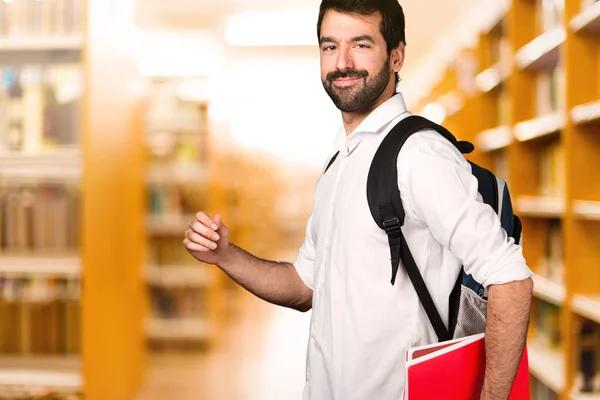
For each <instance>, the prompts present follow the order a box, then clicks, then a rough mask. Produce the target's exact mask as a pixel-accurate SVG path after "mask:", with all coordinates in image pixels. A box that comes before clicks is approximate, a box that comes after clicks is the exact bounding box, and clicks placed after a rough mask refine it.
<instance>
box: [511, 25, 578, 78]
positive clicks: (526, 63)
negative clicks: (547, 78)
mask: <svg viewBox="0 0 600 400" xmlns="http://www.w3.org/2000/svg"><path fill="white" fill-rule="evenodd" d="M565 38H566V31H565V28H564V27H562V26H557V27H556V28H553V29H550V30H549V31H547V32H545V33H543V34H542V35H540V36H538V37H537V38H535V39H534V40H532V41H531V42H529V43H528V44H526V45H525V46H523V47H522V48H521V49H519V51H517V53H516V63H517V67H518V68H520V69H549V68H553V67H555V66H557V65H558V62H559V59H560V45H561V44H562V43H563V42H564V41H565Z"/></svg>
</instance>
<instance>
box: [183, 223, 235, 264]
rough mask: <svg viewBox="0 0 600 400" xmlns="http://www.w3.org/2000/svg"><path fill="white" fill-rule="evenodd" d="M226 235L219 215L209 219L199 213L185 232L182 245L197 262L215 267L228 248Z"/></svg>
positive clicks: (225, 229)
mask: <svg viewBox="0 0 600 400" xmlns="http://www.w3.org/2000/svg"><path fill="white" fill-rule="evenodd" d="M228 234H229V231H228V229H227V227H226V226H225V225H223V222H222V221H221V216H220V215H219V214H215V215H214V217H213V218H211V217H210V216H208V215H207V214H206V213H205V212H199V213H198V214H196V219H195V220H193V221H192V222H190V225H189V229H188V230H186V231H185V239H184V240H183V244H184V245H185V248H186V249H187V251H188V252H189V253H190V254H191V255H192V256H194V257H195V258H196V259H197V260H198V261H201V262H204V263H207V264H215V265H216V264H219V263H220V262H221V259H222V257H223V255H224V254H225V252H226V250H227V247H228V246H229V239H228Z"/></svg>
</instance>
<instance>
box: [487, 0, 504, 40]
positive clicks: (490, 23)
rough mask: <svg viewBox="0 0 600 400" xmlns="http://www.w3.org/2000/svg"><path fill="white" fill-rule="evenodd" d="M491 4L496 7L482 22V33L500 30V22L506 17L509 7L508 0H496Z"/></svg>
mask: <svg viewBox="0 0 600 400" xmlns="http://www.w3.org/2000/svg"><path fill="white" fill-rule="evenodd" d="M492 4H493V6H494V7H495V8H496V9H495V10H493V12H492V13H490V14H489V16H488V17H487V20H486V21H485V22H484V23H483V24H482V27H481V32H482V33H483V34H490V33H492V32H498V31H500V30H501V29H502V22H503V20H504V19H505V18H506V16H507V13H508V10H509V8H510V7H509V1H507V0H497V1H495V2H494V3H492ZM491 6H492V5H491Z"/></svg>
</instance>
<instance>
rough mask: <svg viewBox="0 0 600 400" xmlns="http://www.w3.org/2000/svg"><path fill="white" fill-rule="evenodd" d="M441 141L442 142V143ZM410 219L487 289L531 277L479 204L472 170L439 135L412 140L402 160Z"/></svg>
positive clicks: (496, 219) (517, 249) (401, 173)
mask: <svg viewBox="0 0 600 400" xmlns="http://www.w3.org/2000/svg"><path fill="white" fill-rule="evenodd" d="M438 138H439V139H438ZM398 171H399V172H398V185H399V188H400V192H401V195H402V200H403V203H404V204H405V209H406V210H405V211H406V213H407V216H409V217H411V218H413V219H415V220H417V221H420V222H422V223H424V224H426V225H427V227H428V228H429V230H430V231H431V234H432V235H433V237H434V238H435V239H436V240H437V241H438V242H439V243H441V244H442V245H443V246H444V247H446V248H447V249H449V251H450V252H452V254H453V255H454V256H456V257H457V258H458V259H459V260H460V261H461V262H462V264H463V266H464V269H465V272H466V273H467V274H470V275H473V277H474V278H475V280H477V281H478V282H479V283H481V284H482V285H483V286H484V287H486V288H487V287H488V286H489V285H493V284H502V283H507V282H510V281H515V280H523V279H526V278H528V277H533V274H532V272H531V271H530V269H529V268H528V267H527V265H526V262H525V259H524V257H523V252H522V248H521V246H519V245H516V244H515V243H514V239H512V238H510V237H508V235H507V234H506V232H505V231H504V229H502V227H501V225H500V218H499V217H498V215H497V214H496V213H495V211H494V210H493V209H492V207H490V206H489V205H487V204H485V203H483V202H482V201H481V197H480V196H479V194H478V189H477V188H478V183H477V178H475V176H473V175H472V173H471V166H470V164H469V163H468V162H467V161H466V160H465V159H464V157H463V156H462V155H461V154H460V152H459V151H458V150H457V149H456V148H454V146H453V145H452V144H450V143H449V142H447V141H445V140H444V139H442V138H441V137H440V136H439V134H438V133H437V132H421V133H418V134H415V135H413V136H412V137H411V138H410V139H408V140H407V142H406V143H405V146H403V148H402V150H401V152H400V156H399V157H398Z"/></svg>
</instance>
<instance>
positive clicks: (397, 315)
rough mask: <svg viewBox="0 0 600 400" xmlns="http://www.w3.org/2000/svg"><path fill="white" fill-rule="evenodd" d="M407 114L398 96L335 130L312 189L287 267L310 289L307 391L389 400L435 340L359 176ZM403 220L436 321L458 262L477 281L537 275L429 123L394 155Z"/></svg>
mask: <svg viewBox="0 0 600 400" xmlns="http://www.w3.org/2000/svg"><path fill="white" fill-rule="evenodd" d="M409 115H410V114H409V113H408V112H407V111H406V106H405V104H404V100H403V98H402V95H401V94H397V95H395V96H394V97H392V98H391V99H389V100H388V101H386V102H385V103H384V104H382V105H381V106H379V107H378V108H377V109H376V110H374V111H373V112H372V113H371V114H370V115H369V116H368V117H367V118H366V119H365V120H364V121H363V122H362V123H361V124H360V126H358V127H357V128H356V130H355V131H354V132H353V133H352V134H350V135H349V136H346V133H345V131H344V129H343V127H342V128H341V129H340V131H339V132H338V135H337V137H336V141H335V147H336V148H337V150H339V151H340V154H339V155H338V157H337V159H336V160H335V162H334V163H333V164H332V166H331V167H330V168H329V170H328V171H327V173H326V174H324V175H322V176H321V178H320V179H319V182H318V184H317V187H316V189H315V193H314V210H313V213H312V215H311V217H310V218H309V220H308V223H307V229H306V238H305V240H304V243H303V244H302V247H301V248H300V251H299V254H298V257H297V258H296V260H295V261H294V266H295V268H296V270H297V272H298V274H299V276H300V278H301V279H302V280H303V281H304V283H305V284H306V285H307V286H308V287H310V288H311V289H313V303H312V304H313V309H312V317H311V324H310V337H309V341H308V350H307V365H306V384H305V388H304V395H303V399H304V400H309V399H310V400H329V399H331V400H374V399H377V400H392V399H393V400H396V399H401V398H402V394H403V391H404V380H405V375H404V374H405V370H404V362H405V358H406V350H407V349H408V348H409V347H411V346H417V345H422V344H428V343H432V342H436V341H437V337H436V335H435V332H434V330H433V328H432V327H431V325H430V323H429V320H428V319H427V315H426V314H425V312H424V310H423V308H422V307H421V305H420V303H419V300H418V297H417V294H416V292H415V290H414V288H413V286H412V283H411V282H410V280H409V279H408V276H407V275H406V272H405V270H404V268H403V267H402V265H400V268H399V271H398V276H397V278H396V283H395V285H394V286H392V285H391V283H390V280H391V263H390V250H389V245H388V239H387V236H386V234H385V232H384V231H383V230H381V229H380V228H379V227H378V226H377V225H376V223H375V221H374V220H373V218H372V216H371V213H370V211H369V207H368V204H367V198H366V184H367V175H368V171H369V167H370V165H371V161H372V159H373V156H374V154H375V152H376V150H377V148H378V146H379V144H380V143H381V141H382V140H383V138H384V137H385V136H386V134H387V133H388V132H389V131H390V130H391V128H392V127H393V126H394V125H396V124H397V123H398V122H399V121H400V120H402V119H403V118H406V117H407V116H409ZM398 186H399V189H400V193H401V196H402V201H403V205H404V208H405V212H406V218H405V223H404V226H403V228H402V231H403V232H404V235H405V237H406V241H407V243H408V245H409V247H410V249H411V252H412V254H413V257H414V258H415V261H416V263H417V265H418V267H419V270H420V271H421V274H422V276H423V279H424V280H425V283H426V284H427V286H428V288H429V290H430V292H431V295H432V297H433V300H434V302H435V304H436V306H437V308H438V311H439V312H440V315H441V317H442V319H443V320H444V321H445V323H446V324H447V323H448V296H449V295H450V292H451V291H452V288H453V285H454V283H455V282H456V278H457V277H458V273H459V271H460V267H461V265H464V267H465V271H466V273H468V274H472V275H473V277H474V278H475V279H476V280H477V281H478V282H480V283H481V284H482V285H484V287H486V288H487V287H488V286H489V285H491V284H501V283H506V282H509V281H513V280H522V279H526V278H528V277H532V276H533V274H532V273H531V271H530V270H529V268H528V267H527V265H526V263H525V260H524V258H523V254H522V249H521V247H520V246H518V245H516V244H515V243H514V240H513V239H511V238H508V237H507V234H506V232H505V231H504V230H503V229H502V228H501V226H500V220H499V218H498V216H497V214H496V213H495V212H494V211H493V209H492V208H491V207H490V206H488V205H486V204H484V203H482V201H481V197H480V196H479V194H478V191H477V179H476V178H475V177H474V176H473V175H472V174H471V169H470V165H469V163H468V162H467V161H466V160H465V159H464V157H463V156H462V155H461V154H460V152H459V151H458V150H456V148H455V147H454V146H453V145H451V144H450V143H449V142H447V141H446V140H445V139H443V137H442V136H441V135H440V134H439V133H437V132H434V131H424V132H419V133H417V134H414V135H413V136H411V137H410V138H409V139H408V140H407V141H406V143H405V145H404V146H403V147H402V150H401V151H400V154H399V156H398Z"/></svg>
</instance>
